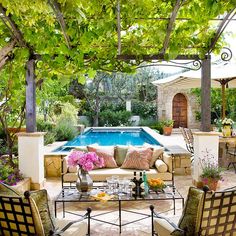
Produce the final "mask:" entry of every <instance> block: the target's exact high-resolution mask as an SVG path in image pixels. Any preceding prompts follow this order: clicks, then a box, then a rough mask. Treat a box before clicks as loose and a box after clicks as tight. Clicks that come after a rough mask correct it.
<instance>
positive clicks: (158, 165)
mask: <svg viewBox="0 0 236 236" xmlns="http://www.w3.org/2000/svg"><path fill="white" fill-rule="evenodd" d="M155 166H156V168H157V171H158V172H160V173H164V172H166V171H167V170H168V167H167V165H166V163H165V162H164V161H162V160H159V159H158V160H156V162H155Z"/></svg>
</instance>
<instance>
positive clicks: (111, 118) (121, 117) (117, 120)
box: [99, 110, 131, 126]
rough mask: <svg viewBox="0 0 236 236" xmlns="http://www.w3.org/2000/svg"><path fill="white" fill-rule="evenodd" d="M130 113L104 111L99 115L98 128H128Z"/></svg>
mask: <svg viewBox="0 0 236 236" xmlns="http://www.w3.org/2000/svg"><path fill="white" fill-rule="evenodd" d="M130 117H131V112H129V111H117V112H114V111H111V110H106V111H103V112H101V113H100V118H99V125H100V126H130V125H131V122H130V121H129V119H130Z"/></svg>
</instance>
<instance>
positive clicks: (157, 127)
mask: <svg viewBox="0 0 236 236" xmlns="http://www.w3.org/2000/svg"><path fill="white" fill-rule="evenodd" d="M150 128H152V129H155V130H158V132H159V133H160V134H163V123H162V122H161V121H157V122H156V123H155V124H153V125H152V126H151V127H150Z"/></svg>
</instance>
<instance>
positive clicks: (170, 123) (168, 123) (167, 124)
mask: <svg viewBox="0 0 236 236" xmlns="http://www.w3.org/2000/svg"><path fill="white" fill-rule="evenodd" d="M160 122H161V123H162V126H163V127H164V126H165V127H173V125H174V121H173V120H162V121H160Z"/></svg>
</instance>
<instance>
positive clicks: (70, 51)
mask: <svg viewBox="0 0 236 236" xmlns="http://www.w3.org/2000/svg"><path fill="white" fill-rule="evenodd" d="M235 9H236V1H235V0H228V1H215V0H197V1H187V0H166V1H162V0H132V1H124V0H117V1H109V0H105V1H99V0H91V1H85V0H74V1H71V0H48V1H41V0H36V1H34V2H32V1H30V0H23V1H19V0H13V1H6V0H0V19H1V21H0V36H1V37H0V48H1V49H0V70H1V69H4V66H5V65H6V64H7V62H8V61H9V60H15V59H14V54H16V53H21V50H24V52H25V50H27V52H28V57H27V61H21V62H20V63H25V64H26V130H27V132H35V131H36V102H35V99H36V84H37V82H39V80H41V81H42V80H44V81H45V80H46V79H47V76H48V77H50V76H55V75H58V74H57V72H58V70H62V69H63V70H65V71H66V72H67V73H66V74H67V75H68V74H70V75H77V76H79V75H81V74H85V73H91V70H94V71H96V70H106V71H124V72H130V71H132V70H134V69H135V68H136V67H137V66H140V65H141V64H142V63H143V62H144V61H146V62H157V61H163V60H164V61H170V60H179V61H181V60H182V61H183V60H190V61H191V60H192V61H193V64H196V63H197V64H198V65H200V66H201V88H202V95H201V96H202V104H201V113H202V121H201V130H202V131H209V130H210V88H211V53H212V52H213V50H215V51H216V52H219V51H220V49H222V47H223V44H222V37H221V35H222V33H223V31H224V29H225V28H226V26H227V25H228V23H229V22H230V21H233V20H234V16H235ZM222 55H223V56H222V57H223V58H224V59H227V56H226V57H224V55H225V54H222ZM12 58H13V59H12ZM37 61H41V66H40V71H43V72H44V73H42V74H40V73H38V76H37V78H36V76H35V70H37V69H38V65H37V64H36V62H37ZM52 69H53V72H52ZM40 76H41V77H40Z"/></svg>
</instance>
